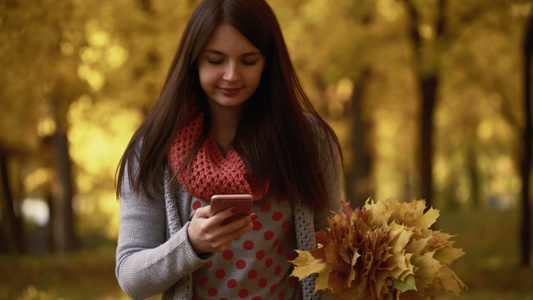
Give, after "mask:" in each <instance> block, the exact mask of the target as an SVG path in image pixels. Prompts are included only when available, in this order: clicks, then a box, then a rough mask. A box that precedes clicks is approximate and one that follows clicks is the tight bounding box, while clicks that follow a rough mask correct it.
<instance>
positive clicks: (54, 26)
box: [0, 0, 86, 252]
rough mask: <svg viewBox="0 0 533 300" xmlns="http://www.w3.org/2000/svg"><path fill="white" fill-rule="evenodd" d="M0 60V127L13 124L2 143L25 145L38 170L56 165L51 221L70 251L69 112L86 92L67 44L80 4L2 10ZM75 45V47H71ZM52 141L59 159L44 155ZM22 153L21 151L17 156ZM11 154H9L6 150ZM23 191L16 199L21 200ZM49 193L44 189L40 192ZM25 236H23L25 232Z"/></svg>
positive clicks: (22, 0)
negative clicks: (46, 140)
mask: <svg viewBox="0 0 533 300" xmlns="http://www.w3.org/2000/svg"><path fill="white" fill-rule="evenodd" d="M1 19H2V26H1V27H0V31H1V34H0V36H1V39H2V41H1V42H0V63H1V65H2V66H3V67H4V70H5V72H4V74H3V76H2V77H0V86H1V87H2V88H1V89H0V97H1V98H2V99H4V100H3V101H2V102H1V104H0V108H1V109H2V113H3V117H2V118H1V121H0V125H1V126H2V128H10V130H9V131H5V132H2V133H1V134H0V143H1V144H3V145H7V146H6V148H7V149H12V148H14V147H13V146H15V145H16V147H17V148H22V149H24V151H23V153H25V155H24V156H22V157H20V158H19V159H21V161H35V158H38V159H37V160H38V161H39V162H38V163H37V168H39V167H48V166H50V165H54V168H55V170H56V172H55V174H56V176H54V177H53V178H51V180H52V181H53V186H54V189H53V190H54V191H55V193H54V201H52V207H51V211H53V212H54V214H53V219H52V220H51V223H52V229H53V230H52V231H53V233H54V234H53V241H54V244H55V247H54V249H55V250H57V251H61V252H64V251H69V250H71V249H73V248H74V247H75V244H76V235H75V232H74V228H75V226H74V220H73V212H72V203H71V202H72V198H73V185H72V174H71V168H70V165H69V163H68V162H69V160H70V158H69V152H68V142H67V138H66V134H67V131H68V124H67V122H66V114H67V111H68V107H69V105H70V103H71V102H72V101H74V100H75V99H76V97H78V96H79V95H80V94H82V93H84V91H85V90H86V89H85V86H84V84H83V83H82V82H80V81H79V78H78V76H77V75H76V68H77V62H78V61H79V58H78V57H77V56H71V57H70V59H68V58H67V57H65V55H64V53H65V52H66V51H73V50H72V48H71V47H70V48H69V44H68V43H69V41H68V34H67V33H68V32H69V31H79V27H80V25H82V24H83V20H84V19H83V18H77V17H76V4H75V3H74V2H72V1H63V2H61V3H60V4H58V3H52V2H49V1H40V2H37V3H35V2H33V1H26V0H13V1H9V2H8V3H6V4H5V5H4V9H3V10H2V12H1ZM70 46H72V45H70ZM48 136H53V137H54V138H52V139H51V141H52V145H54V152H55V153H56V155H55V157H56V159H55V161H49V160H47V159H46V157H45V156H42V155H41V154H42V152H45V151H44V148H43V147H44V144H43V141H44V138H46V137H48ZM19 156H20V155H19ZM7 157H8V158H9V157H10V155H9V153H8V155H7ZM15 165H18V166H19V169H17V170H13V174H17V175H18V176H17V178H20V179H19V180H24V179H23V178H21V176H22V175H21V174H23V173H31V171H30V170H29V169H31V168H33V167H35V165H33V166H32V165H31V164H15ZM23 196H24V195H22V194H20V195H17V197H16V198H14V201H18V202H19V203H20V201H21V200H22V197H23ZM41 196H42V197H45V195H44V193H43V194H42V195H41ZM21 238H24V236H23V235H21Z"/></svg>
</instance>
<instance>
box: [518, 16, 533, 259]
mask: <svg viewBox="0 0 533 300" xmlns="http://www.w3.org/2000/svg"><path fill="white" fill-rule="evenodd" d="M532 56H533V12H532V13H530V16H529V18H528V20H527V24H526V34H525V38H524V110H525V121H526V124H525V128H524V136H523V141H524V152H523V160H522V164H521V167H522V168H521V177H522V220H521V230H520V242H521V247H520V248H521V260H520V263H521V265H522V266H526V267H527V266H529V265H530V263H531V259H530V253H531V202H530V199H529V198H530V195H529V191H530V178H531V176H530V175H531V159H532V157H531V156H532V144H531V143H532V134H533V133H532V129H533V128H532V120H531V118H532V116H531V86H532V82H531V72H532V70H531V68H532V67H533V66H532Z"/></svg>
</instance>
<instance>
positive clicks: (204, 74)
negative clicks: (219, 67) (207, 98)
mask: <svg viewBox="0 0 533 300" xmlns="http://www.w3.org/2000/svg"><path fill="white" fill-rule="evenodd" d="M198 76H199V79H200V85H201V86H202V88H203V89H204V90H205V89H208V88H209V87H210V86H211V85H213V84H216V82H217V80H216V74H215V73H214V72H213V71H210V70H205V69H203V70H202V69H200V70H199V72H198Z"/></svg>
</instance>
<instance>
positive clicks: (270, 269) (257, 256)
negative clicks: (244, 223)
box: [189, 197, 299, 300]
mask: <svg viewBox="0 0 533 300" xmlns="http://www.w3.org/2000/svg"><path fill="white" fill-rule="evenodd" d="M206 205H209V203H207V202H204V201H202V200H198V199H196V198H193V201H192V202H191V209H190V211H189V215H190V218H192V216H193V215H194V212H195V210H197V209H198V208H200V207H202V206H206ZM252 212H254V213H256V214H257V215H258V218H257V219H256V220H255V221H254V222H253V230H252V231H250V232H248V233H246V234H245V235H243V236H241V237H240V238H237V239H235V240H234V241H233V242H232V243H231V245H230V247H229V248H228V249H226V250H225V251H223V252H221V253H217V254H215V255H214V256H213V257H212V259H211V260H209V261H208V262H207V263H205V264H204V266H203V267H201V268H199V269H198V270H196V271H195V272H193V280H194V299H217V300H221V299H252V300H263V299H265V300H266V299H291V298H293V297H295V296H297V294H298V293H299V291H298V288H299V285H298V280H297V279H296V278H294V277H290V274H291V271H292V265H291V263H290V262H288V260H293V259H294V258H295V257H296V255H295V251H294V250H293V249H295V248H296V240H295V238H294V234H293V233H292V232H293V231H292V227H293V222H292V212H291V207H290V202H289V201H287V199H285V200H284V201H283V200H282V201H277V200H275V199H274V198H273V197H267V198H266V199H263V200H260V201H257V202H255V203H254V206H253V208H252ZM221 296H223V297H224V298H221Z"/></svg>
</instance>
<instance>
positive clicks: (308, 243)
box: [116, 146, 342, 299]
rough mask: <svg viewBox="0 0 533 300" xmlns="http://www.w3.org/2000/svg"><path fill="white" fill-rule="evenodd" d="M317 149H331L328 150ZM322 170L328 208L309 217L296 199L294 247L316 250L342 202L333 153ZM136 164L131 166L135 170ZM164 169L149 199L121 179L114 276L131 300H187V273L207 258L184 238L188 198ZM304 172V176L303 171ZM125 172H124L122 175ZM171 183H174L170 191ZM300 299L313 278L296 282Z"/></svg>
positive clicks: (190, 290) (309, 293) (337, 162)
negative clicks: (157, 299) (158, 298)
mask: <svg viewBox="0 0 533 300" xmlns="http://www.w3.org/2000/svg"><path fill="white" fill-rule="evenodd" d="M321 148H322V149H324V148H326V149H331V148H330V147H329V146H327V147H321ZM321 158H322V160H321V165H322V171H323V174H324V180H325V183H326V187H327V190H328V199H327V201H328V208H329V209H327V210H325V211H324V212H323V213H320V214H314V213H313V212H312V211H311V209H309V207H307V206H306V205H305V204H303V203H302V202H301V201H299V200H296V202H295V204H296V205H295V208H294V211H293V218H294V227H295V228H294V231H295V233H296V237H297V238H296V241H297V247H298V249H300V250H306V251H309V250H311V249H313V248H315V247H316V240H315V236H314V232H315V230H319V229H322V228H325V227H327V217H328V216H329V215H330V212H331V211H332V210H333V211H337V210H338V209H339V207H340V200H341V199H342V186H341V176H340V171H341V170H342V167H341V166H340V159H339V155H338V153H337V151H334V152H332V151H321ZM136 163H137V162H135V161H134V162H133V163H132V166H131V167H133V168H134V170H136V167H137V165H136ZM170 172H171V171H169V168H168V167H167V168H166V170H165V172H164V174H161V176H163V180H162V181H161V182H162V184H163V188H162V189H161V190H163V191H164V192H163V194H161V193H159V194H157V192H156V190H153V191H151V192H152V193H154V195H157V197H156V199H157V200H149V199H148V198H147V196H146V194H145V193H135V192H134V191H133V188H132V187H131V185H130V179H129V178H128V176H127V175H126V176H125V177H124V180H123V188H122V195H121V202H120V218H119V222H120V223H119V236H118V246H117V255H116V276H117V279H118V282H119V284H120V286H121V288H122V289H123V290H124V292H125V293H126V294H127V295H129V296H130V297H132V298H133V299H144V298H148V297H151V296H154V295H157V294H161V293H162V294H163V296H162V299H192V294H193V281H192V272H193V271H195V270H196V269H198V268H199V267H201V266H202V265H204V264H205V263H206V262H207V261H208V260H209V259H210V257H199V256H198V255H196V253H195V252H194V250H193V249H192V247H191V245H190V243H189V239H188V236H187V228H188V226H189V209H190V207H191V201H192V199H193V198H192V196H191V195H189V194H188V193H187V192H186V191H185V190H184V189H183V188H182V187H181V186H179V185H177V186H176V184H175V181H171V174H170ZM304 172H305V171H304ZM127 173H128V172H125V174H127ZM171 182H172V183H173V184H174V185H173V186H171ZM300 283H301V285H302V290H303V299H319V298H320V296H319V295H313V292H314V277H313V276H310V277H308V278H306V279H304V280H302V281H301V282H300Z"/></svg>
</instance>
